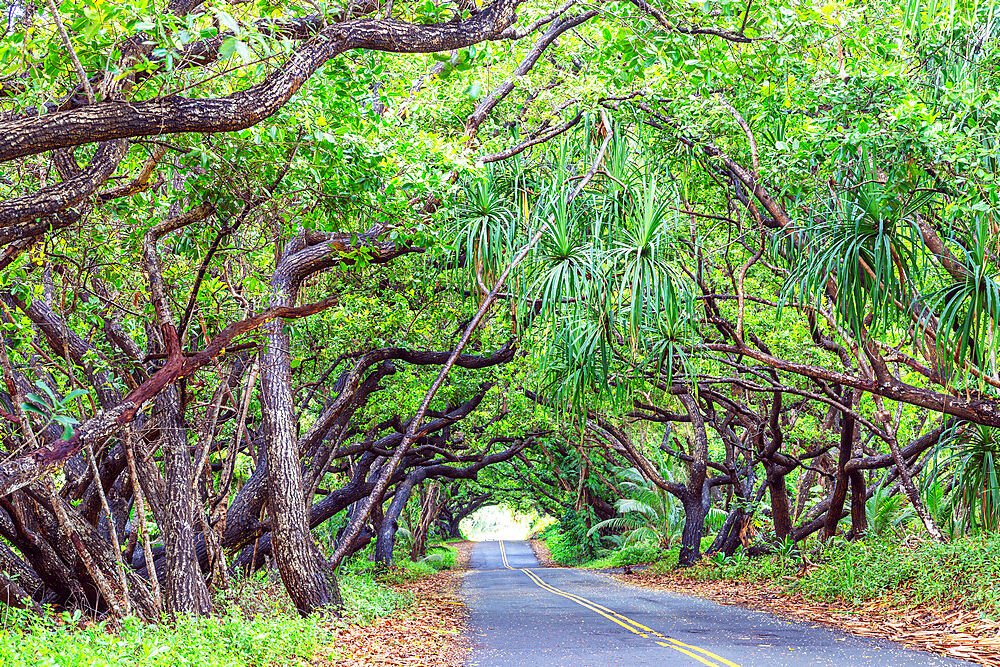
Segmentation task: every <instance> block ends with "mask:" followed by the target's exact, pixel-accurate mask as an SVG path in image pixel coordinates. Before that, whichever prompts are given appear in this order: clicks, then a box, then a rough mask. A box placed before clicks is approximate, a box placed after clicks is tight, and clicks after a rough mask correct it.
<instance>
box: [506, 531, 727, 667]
mask: <svg viewBox="0 0 1000 667" xmlns="http://www.w3.org/2000/svg"><path fill="white" fill-rule="evenodd" d="M500 560H501V561H502V562H503V566H504V567H505V568H507V569H508V570H513V569H515V568H513V567H511V566H510V563H509V562H508V561H507V550H506V549H504V546H503V540H500ZM517 569H520V570H521V572H524V573H525V574H526V575H528V578H529V579H531V580H532V581H533V582H535V584H536V585H538V586H539V587H540V588H542V589H544V590H547V591H548V592H550V593H553V594H555V595H558V596H560V597H564V598H566V599H567V600H571V601H573V602H575V603H576V604H578V605H580V606H581V607H586V608H587V609H589V610H591V611H593V612H594V613H596V614H600V615H601V616H603V617H604V618H606V619H608V620H609V621H612V622H614V623H617V624H618V625H620V626H622V627H623V628H625V629H626V630H629V631H631V632H632V633H634V634H637V635H639V636H640V637H645V638H647V639H652V640H653V641H654V642H656V643H657V644H659V645H660V646H663V647H664V648H672V649H674V650H675V651H679V652H681V653H683V654H684V655H686V656H688V657H690V658H693V659H694V660H697V661H698V662H700V663H702V664H703V665H709V667H720V666H722V665H725V666H726V667H740V666H739V665H737V664H736V663H735V662H732V661H731V660H727V659H726V658H723V657H722V656H721V655H716V654H715V653H712V652H711V651H706V650H705V649H703V648H698V647H697V646H692V645H690V644H685V643H684V642H681V641H678V640H676V639H674V638H672V637H667V636H666V635H662V634H660V633H659V632H657V631H656V630H653V629H651V628H648V627H646V626H645V625H643V624H642V623H639V622H638V621H633V620H632V619H631V618H628V617H627V616H623V615H622V614H619V613H618V612H616V611H613V610H611V609H608V608H607V607H604V606H602V605H599V604H597V603H596V602H594V601H593V600H588V599H587V598H585V597H581V596H579V595H575V594H573V593H567V592H566V591H563V590H560V589H558V588H556V587H555V586H552V585H551V584H547V583H545V582H544V581H542V578H541V577H539V576H538V575H537V574H535V573H534V572H532V571H530V570H526V569H524V568H517ZM661 640H666V641H661ZM668 642H669V643H668ZM699 653H700V654H701V655H698V654H699Z"/></svg>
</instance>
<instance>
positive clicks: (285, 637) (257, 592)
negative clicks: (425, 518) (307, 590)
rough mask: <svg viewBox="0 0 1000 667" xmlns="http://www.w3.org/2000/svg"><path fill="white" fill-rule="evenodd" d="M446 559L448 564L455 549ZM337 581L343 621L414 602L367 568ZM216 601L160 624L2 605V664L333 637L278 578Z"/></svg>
mask: <svg viewBox="0 0 1000 667" xmlns="http://www.w3.org/2000/svg"><path fill="white" fill-rule="evenodd" d="M450 551H454V549H450ZM442 562H444V563H447V562H449V559H448V558H447V557H443V558H442ZM450 562H451V564H452V565H454V562H455V561H454V555H452V556H451V558H450ZM418 565H419V564H418ZM426 567H430V566H429V565H428V566H426ZM338 583H339V584H340V589H341V594H342V596H343V599H344V618H345V620H346V621H348V622H357V623H370V622H371V621H373V620H374V619H376V618H378V617H380V616H386V615H388V614H392V613H395V612H397V611H400V610H402V609H405V608H407V607H409V606H410V605H411V604H412V603H413V596H412V595H411V594H409V593H407V592H404V591H397V590H394V589H392V588H390V587H389V586H388V585H386V583H385V582H384V581H383V580H382V577H381V576H379V575H376V574H374V573H372V572H347V573H344V574H343V575H342V576H340V577H338ZM216 608H217V611H218V612H219V613H218V614H217V615H215V616H211V617H208V618H196V617H189V616H182V617H180V618H178V619H177V620H176V621H174V622H172V623H160V624H153V623H145V622H143V621H140V620H138V619H136V618H126V619H123V620H122V622H121V623H120V624H118V625H117V627H112V626H111V625H109V624H107V623H104V622H101V623H90V622H85V619H83V618H81V617H80V616H79V615H77V616H75V617H71V616H69V615H68V614H61V615H60V614H54V613H53V614H49V615H47V616H39V615H37V614H35V613H33V612H28V611H23V610H19V609H15V608H11V607H2V608H0V665H3V666H4V667H40V666H41V667H47V666H53V667H54V666H58V667H82V666H84V665H86V666H87V667H112V666H113V667H120V666H121V667H132V666H135V667H160V666H162V667H173V666H174V665H186V666H188V667H234V666H236V665H239V666H244V665H245V666H247V667H270V666H272V665H273V666H277V665H290V664H298V663H299V662H301V661H307V660H308V659H309V658H310V657H311V656H312V655H313V654H314V653H315V651H316V650H317V649H319V648H320V647H321V646H324V645H329V644H331V643H332V642H333V641H334V636H333V635H332V634H331V632H330V631H329V629H328V625H329V624H328V620H329V619H328V617H327V618H324V617H323V616H321V615H318V614H314V615H312V616H310V617H309V618H302V617H300V616H299V615H298V614H297V613H296V612H295V610H294V608H293V607H292V604H291V602H290V601H289V600H288V597H287V595H286V594H285V592H284V588H283V587H282V586H281V584H280V582H271V583H269V582H268V581H267V580H266V578H265V577H264V576H260V577H255V578H254V579H250V580H246V581H242V582H238V583H237V584H236V585H235V586H234V588H233V589H232V590H230V591H227V592H226V593H225V594H223V595H221V596H219V599H218V600H217V604H216Z"/></svg>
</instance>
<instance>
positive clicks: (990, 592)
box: [651, 536, 1000, 617]
mask: <svg viewBox="0 0 1000 667" xmlns="http://www.w3.org/2000/svg"><path fill="white" fill-rule="evenodd" d="M810 560H811V561H814V564H815V567H810V568H808V569H807V570H806V571H805V573H804V574H802V576H797V573H798V572H799V571H800V570H801V569H802V560H801V558H800V557H798V556H795V555H777V554H776V555H772V556H765V557H761V558H754V559H750V558H745V557H741V556H740V555H736V556H734V557H733V558H729V559H723V558H718V559H716V560H715V561H711V560H706V561H703V562H701V563H699V564H698V565H696V566H695V567H692V568H689V569H687V570H683V571H678V572H679V573H680V574H681V575H682V576H684V577H687V578H691V579H699V580H740V581H763V582H769V583H773V584H776V585H778V586H780V587H782V588H784V589H785V590H787V591H789V592H798V593H802V594H804V595H806V596H807V597H809V598H811V599H814V600H818V601H824V602H844V603H847V604H852V605H863V604H865V603H866V602H869V601H871V600H873V599H876V598H880V597H883V596H886V595H890V594H898V595H903V596H905V598H906V600H907V601H908V602H912V603H917V604H940V605H959V606H964V607H967V608H974V609H979V610H981V611H983V612H984V613H986V614H988V615H990V616H993V617H997V616H1000V536H966V537H960V538H957V539H955V540H952V541H950V542H948V543H946V544H939V543H937V542H930V541H925V542H919V543H916V544H904V543H902V542H901V541H899V540H896V539H891V538H869V539H866V540H859V541H857V542H845V541H843V540H839V541H834V542H833V543H832V544H831V545H830V546H826V547H824V548H823V549H822V551H821V552H820V553H819V554H818V555H813V556H810ZM651 569H652V568H651ZM653 571H655V570H653Z"/></svg>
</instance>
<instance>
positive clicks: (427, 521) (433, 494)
mask: <svg viewBox="0 0 1000 667" xmlns="http://www.w3.org/2000/svg"><path fill="white" fill-rule="evenodd" d="M440 509H441V483H440V482H430V483H429V484H427V485H426V486H425V488H424V491H423V493H422V494H421V502H420V518H419V519H418V520H417V529H416V530H415V531H414V534H413V547H412V548H411V549H410V560H412V561H416V560H417V559H418V558H423V557H424V556H425V555H427V537H428V535H429V534H430V532H431V526H432V525H433V524H434V518H435V517H436V516H437V513H438V511H439V510H440Z"/></svg>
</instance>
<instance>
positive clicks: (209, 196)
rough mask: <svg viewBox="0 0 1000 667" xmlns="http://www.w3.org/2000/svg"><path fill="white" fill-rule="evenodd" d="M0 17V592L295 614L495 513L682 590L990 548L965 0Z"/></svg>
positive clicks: (982, 65) (992, 338)
mask: <svg viewBox="0 0 1000 667" xmlns="http://www.w3.org/2000/svg"><path fill="white" fill-rule="evenodd" d="M3 23H4V25H3V26H2V28H3V29H4V37H3V38H2V42H0V67H2V72H0V75H2V77H0V79H2V80H0V86H2V88H0V193H2V194H0V197H2V199H0V243H2V245H3V249H2V252H0V335H2V337H3V345H0V370H2V376H3V387H2V389H0V437H2V445H3V450H4V451H3V458H2V462H0V564H2V566H0V594H2V596H0V597H2V601H3V602H5V603H6V604H8V605H16V606H27V607H35V608H38V609H41V608H42V605H53V606H55V607H56V608H58V609H74V610H75V609H79V610H82V611H83V612H85V613H87V614H90V615H93V616H100V617H108V616H110V617H122V616H125V615H128V614H136V615H139V616H141V617H144V618H155V617H157V616H158V615H159V614H161V613H162V612H167V613H171V614H176V613H191V614H210V613H212V612H213V597H212V592H214V591H219V590H223V589H226V588H227V587H229V586H231V585H232V582H233V580H234V579H235V578H239V577H243V576H246V575H248V574H251V573H253V572H254V571H256V570H258V569H260V568H264V567H273V568H274V569H276V571H277V573H278V574H279V575H280V578H281V581H282V582H283V584H284V586H285V588H286V589H287V591H288V595H289V596H290V597H291V599H292V600H293V601H294V604H295V606H296V608H297V609H298V610H299V611H300V612H301V613H303V614H308V613H310V612H312V611H315V610H318V609H321V608H327V607H329V608H332V609H334V610H335V609H336V608H337V607H338V606H339V604H340V593H339V590H338V586H337V578H336V576H335V571H336V568H337V567H338V566H339V565H341V564H342V563H344V562H346V561H347V560H348V559H352V558H366V559H370V560H374V561H376V562H379V563H383V564H386V565H389V564H390V563H391V562H392V561H393V559H394V558H412V559H417V558H420V557H421V556H423V554H424V551H425V549H426V544H427V541H428V539H430V538H431V537H441V538H451V537H458V536H459V535H460V531H459V524H460V522H461V521H462V519H464V518H465V517H467V516H469V515H470V514H472V513H473V512H475V511H476V510H478V509H480V508H482V507H485V506H488V505H495V504H504V505H507V506H510V507H514V508H519V509H523V510H528V511H536V512H539V513H542V514H548V515H552V516H554V517H557V518H561V519H562V520H563V523H564V524H566V525H567V526H569V525H571V524H572V526H576V527H578V528H579V530H578V537H579V541H580V545H581V548H586V549H590V550H592V551H593V550H597V549H599V548H601V546H602V544H605V543H607V542H608V541H609V540H613V539H614V538H615V537H616V536H617V537H618V538H622V537H626V538H629V539H632V540H633V541H645V542H648V543H650V544H654V545H656V546H657V547H663V548H667V547H669V546H671V545H674V544H677V545H679V546H680V549H679V554H678V564H679V565H680V566H686V565H691V564H694V563H695V562H697V561H698V559H699V558H701V557H702V555H703V553H705V552H707V553H708V554H715V553H723V554H726V555H731V554H733V553H734V552H736V551H737V550H743V551H744V552H746V553H750V554H755V553H757V554H759V553H768V552H769V551H773V550H774V549H779V548H783V547H784V546H785V545H796V544H800V543H804V542H805V541H807V540H820V541H822V540H829V539H831V538H834V537H836V536H838V535H839V536H842V537H846V538H847V539H861V538H863V537H864V536H865V535H866V534H869V533H871V532H873V531H883V530H886V529H887V522H888V523H891V522H893V521H895V522H899V521H909V522H911V523H913V524H914V525H918V526H919V528H920V530H922V531H926V534H928V535H929V536H930V537H931V538H932V539H936V540H948V539H951V538H953V537H954V536H955V535H956V534H959V533H963V532H975V531H995V530H996V529H997V527H998V524H1000V481H998V474H997V472H998V471H997V467H1000V463H997V458H996V457H997V456H1000V438H998V434H1000V430H998V428H1000V393H998V391H1000V371H998V366H997V347H998V345H1000V337H998V336H997V318H998V317H1000V257H998V253H1000V246H998V244H997V239H998V238H1000V184H998V173H1000V164H998V162H1000V97H998V95H997V92H996V91H997V89H998V87H1000V45H998V40H1000V11H998V10H997V8H996V6H995V5H992V4H991V3H973V2H968V3H967V2H953V3H935V2H921V1H920V0H910V1H909V2H906V3H901V4H897V3H870V2H863V1H859V0H838V1H833V2H830V3H827V4H824V5H820V4H819V3H812V2H779V1H771V0H766V1H764V2H755V1H754V0H750V1H749V2H732V1H729V0H709V1H708V2H704V3H701V2H699V3H693V4H692V3H687V2H647V1H646V0H632V1H631V2H624V1H621V2H613V1H607V2H583V1H578V0H568V1H566V2H563V3H557V2H535V1H534V0H493V1H492V2H488V3H486V4H484V5H480V4H478V3H477V2H476V0H454V1H450V0H440V1H439V2H434V1H431V0H428V1H427V2H422V3H417V2H395V3H394V2H392V1H391V0H389V1H388V2H383V1H382V0H373V1H372V0H363V1H362V2H358V3H355V2H351V3H348V5H347V6H346V7H342V6H335V5H327V4H324V3H320V4H315V3H311V2H310V3H305V4H302V5H300V4H296V3H294V2H287V3H286V2H278V3H274V4H272V3H270V2H258V3H249V2H238V1H236V0H232V1H231V2H221V1H220V2H215V1H212V2H201V1H200V0H170V1H169V2H151V1H149V0H138V1H136V2H131V3H119V2H114V0H109V1H103V0H68V1H67V2H65V3H63V4H62V5H59V6H57V5H56V4H55V3H53V2H52V1H51V0H49V1H48V2H46V3H29V2H26V1H25V0H6V11H5V13H4V18H3ZM623 500H629V501H630V502H631V504H623V503H622V501H623ZM886 507H889V508H896V509H895V510H894V511H893V512H886V511H885V508H886ZM637 508H639V509H640V510H641V511H637ZM401 535H403V536H405V538H406V539H405V540H401V539H399V536H401Z"/></svg>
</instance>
